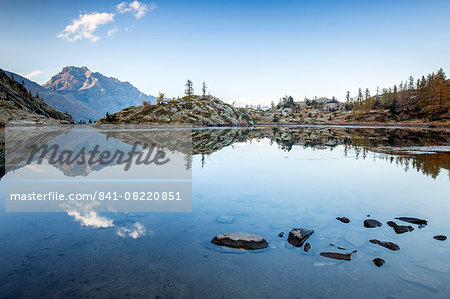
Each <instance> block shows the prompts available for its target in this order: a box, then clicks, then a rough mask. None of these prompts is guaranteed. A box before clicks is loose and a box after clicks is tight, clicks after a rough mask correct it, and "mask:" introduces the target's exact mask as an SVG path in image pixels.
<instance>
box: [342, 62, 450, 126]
mask: <svg viewBox="0 0 450 299" xmlns="http://www.w3.org/2000/svg"><path fill="white" fill-rule="evenodd" d="M346 106H347V107H348V108H349V110H353V112H355V113H368V112H370V111H371V110H389V112H390V113H392V114H394V115H401V116H406V117H425V118H430V119H431V120H437V119H440V118H441V117H442V116H443V115H444V114H446V113H448V112H449V107H450V80H447V78H446V75H445V73H444V71H443V69H442V68H441V69H439V70H438V71H437V72H436V73H434V72H433V73H431V74H428V75H427V76H426V77H425V76H422V78H420V79H417V80H415V79H414V78H413V76H410V77H409V78H408V79H407V80H406V81H402V82H401V83H400V84H399V85H398V86H397V85H394V86H393V87H389V88H383V89H382V90H381V92H380V90H379V88H378V87H377V91H376V94H375V95H374V96H371V95H370V92H369V89H367V88H366V90H365V91H364V92H363V91H362V89H361V88H359V89H358V93H357V96H356V98H352V97H351V96H350V92H349V91H347V95H346Z"/></svg>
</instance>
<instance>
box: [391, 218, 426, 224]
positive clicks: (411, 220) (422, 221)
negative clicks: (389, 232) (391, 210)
mask: <svg viewBox="0 0 450 299" xmlns="http://www.w3.org/2000/svg"><path fill="white" fill-rule="evenodd" d="M395 219H398V220H401V221H405V222H409V223H412V224H417V225H427V224H428V222H427V221H426V220H424V219H419V218H414V217H396V218H395Z"/></svg>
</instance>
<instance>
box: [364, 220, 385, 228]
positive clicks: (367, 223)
mask: <svg viewBox="0 0 450 299" xmlns="http://www.w3.org/2000/svg"><path fill="white" fill-rule="evenodd" d="M382 225H383V223H381V222H380V221H378V220H375V219H366V220H364V227H367V228H375V227H380V226H382Z"/></svg>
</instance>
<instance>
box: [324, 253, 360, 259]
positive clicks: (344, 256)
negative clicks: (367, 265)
mask: <svg viewBox="0 0 450 299" xmlns="http://www.w3.org/2000/svg"><path fill="white" fill-rule="evenodd" d="M352 253H353V252H351V253H339V252H321V253H320V255H321V256H323V257H327V258H330V259H335V260H344V261H350V260H351V259H352Z"/></svg>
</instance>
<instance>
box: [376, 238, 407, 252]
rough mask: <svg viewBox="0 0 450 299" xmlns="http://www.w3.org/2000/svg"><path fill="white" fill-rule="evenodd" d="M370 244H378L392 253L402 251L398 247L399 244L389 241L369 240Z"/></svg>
mask: <svg viewBox="0 0 450 299" xmlns="http://www.w3.org/2000/svg"><path fill="white" fill-rule="evenodd" d="M369 242H370V243H373V244H378V245H380V246H383V247H386V248H387V249H390V250H392V251H397V250H400V246H398V245H397V244H395V243H392V242H388V241H379V240H377V239H372V240H369Z"/></svg>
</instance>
